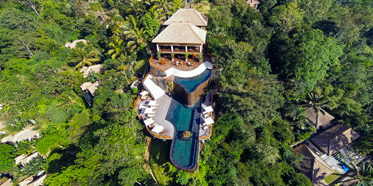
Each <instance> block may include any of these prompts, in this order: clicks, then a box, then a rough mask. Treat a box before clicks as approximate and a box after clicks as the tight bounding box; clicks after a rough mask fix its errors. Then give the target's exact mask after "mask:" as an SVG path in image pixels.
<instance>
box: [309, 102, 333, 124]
mask: <svg viewBox="0 0 373 186" xmlns="http://www.w3.org/2000/svg"><path fill="white" fill-rule="evenodd" d="M305 113H306V117H307V118H308V119H309V120H310V121H311V122H312V123H313V124H314V125H316V128H319V127H321V126H328V125H330V124H331V121H332V120H333V119H334V117H333V116H332V115H330V114H329V113H327V112H325V114H323V113H322V112H320V111H319V114H318V115H319V116H317V113H316V111H315V109H313V108H312V107H310V108H308V109H307V110H306V111H305Z"/></svg>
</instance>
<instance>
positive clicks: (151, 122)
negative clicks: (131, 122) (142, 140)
mask: <svg viewBox="0 0 373 186" xmlns="http://www.w3.org/2000/svg"><path fill="white" fill-rule="evenodd" d="M153 123H154V120H153V119H152V118H149V119H147V120H144V124H145V126H149V125H151V124H153Z"/></svg>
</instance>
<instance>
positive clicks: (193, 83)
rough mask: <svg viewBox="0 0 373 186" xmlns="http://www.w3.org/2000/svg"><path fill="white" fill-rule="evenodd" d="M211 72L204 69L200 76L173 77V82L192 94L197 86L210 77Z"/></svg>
mask: <svg viewBox="0 0 373 186" xmlns="http://www.w3.org/2000/svg"><path fill="white" fill-rule="evenodd" d="M210 74H211V70H209V69H206V70H205V71H204V72H203V73H202V74H200V75H198V76H194V77H191V78H181V77H175V79H174V82H176V83H180V84H182V85H183V86H184V87H185V89H186V90H187V91H188V92H193V91H194V90H195V89H196V88H197V87H198V85H199V84H201V83H203V82H204V81H206V79H208V77H210Z"/></svg>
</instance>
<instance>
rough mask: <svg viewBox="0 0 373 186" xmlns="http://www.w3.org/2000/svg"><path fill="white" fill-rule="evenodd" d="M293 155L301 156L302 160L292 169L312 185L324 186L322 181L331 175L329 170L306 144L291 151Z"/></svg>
mask: <svg viewBox="0 0 373 186" xmlns="http://www.w3.org/2000/svg"><path fill="white" fill-rule="evenodd" d="M293 152H294V153H299V154H303V155H304V157H303V160H302V161H301V162H299V163H298V164H297V165H294V167H295V168H296V169H297V170H298V171H299V172H300V173H302V174H304V175H306V176H307V178H308V179H310V180H311V182H312V185H326V183H325V181H324V180H323V179H324V178H325V177H326V176H328V175H330V174H332V173H333V169H331V168H330V167H329V166H328V165H327V164H326V163H325V162H324V161H323V160H322V159H321V158H320V157H319V156H317V155H316V154H315V153H314V152H312V150H311V149H310V148H308V146H307V145H306V144H302V145H299V146H298V147H295V148H294V149H293Z"/></svg>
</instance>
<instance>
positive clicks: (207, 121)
mask: <svg viewBox="0 0 373 186" xmlns="http://www.w3.org/2000/svg"><path fill="white" fill-rule="evenodd" d="M203 120H205V123H206V124H207V125H211V124H213V123H214V120H212V118H203Z"/></svg>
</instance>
